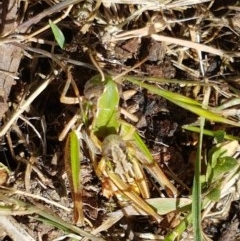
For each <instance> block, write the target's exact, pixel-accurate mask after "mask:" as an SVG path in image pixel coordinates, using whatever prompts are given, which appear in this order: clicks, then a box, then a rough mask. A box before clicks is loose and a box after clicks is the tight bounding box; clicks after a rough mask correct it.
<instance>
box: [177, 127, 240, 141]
mask: <svg viewBox="0 0 240 241" xmlns="http://www.w3.org/2000/svg"><path fill="white" fill-rule="evenodd" d="M182 128H183V129H184V130H187V131H193V132H196V133H200V128H199V127H198V126H191V125H184V126H182ZM218 132H219V131H212V130H206V129H204V130H203V134H204V135H206V136H212V137H216V136H218V135H219V134H220V133H218ZM221 132H222V131H221ZM223 138H224V139H226V140H230V141H233V140H237V141H240V137H237V136H232V135H227V134H226V133H225V132H224V133H223Z"/></svg>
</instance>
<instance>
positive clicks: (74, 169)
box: [64, 131, 84, 225]
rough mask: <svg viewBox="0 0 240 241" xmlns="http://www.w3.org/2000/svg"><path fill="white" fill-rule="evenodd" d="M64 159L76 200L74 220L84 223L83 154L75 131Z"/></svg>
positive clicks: (69, 140)
mask: <svg viewBox="0 0 240 241" xmlns="http://www.w3.org/2000/svg"><path fill="white" fill-rule="evenodd" d="M64 159H65V168H66V172H67V175H68V179H69V183H70V188H71V193H72V197H73V202H74V221H75V222H76V223H77V224H80V225H83V223H84V217H83V210H82V187H81V180H80V165H81V156H80V145H79V140H78V136H77V134H76V132H75V131H72V132H71V133H70V134H69V136H68V139H67V143H66V148H65V156H64Z"/></svg>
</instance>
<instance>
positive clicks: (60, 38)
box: [49, 20, 65, 49]
mask: <svg viewBox="0 0 240 241" xmlns="http://www.w3.org/2000/svg"><path fill="white" fill-rule="evenodd" d="M49 25H50V27H51V29H52V32H53V35H54V38H55V40H56V41H57V43H58V45H59V47H60V48H61V49H63V48H64V44H65V37H64V35H63V33H62V31H61V29H60V28H59V27H58V26H57V25H56V24H55V23H53V22H52V21H51V20H49Z"/></svg>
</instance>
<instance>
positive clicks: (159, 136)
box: [0, 0, 240, 241]
mask: <svg viewBox="0 0 240 241" xmlns="http://www.w3.org/2000/svg"><path fill="white" fill-rule="evenodd" d="M3 5H4V4H3ZM10 7H11V6H10V5H9V6H7V7H6V8H10ZM239 10H240V7H239V6H238V2H237V1H233V0H232V1H228V2H227V1H221V2H220V1H210V0H184V1H182V0H176V1H173V0H166V1H155V0H151V1H144V2H143V3H141V1H134V0H126V1H124V0H122V1H118V0H111V1H110V0H102V1H101V0H97V1H92V0H90V1H79V0H78V1H77V0H65V1H63V2H59V1H57V0H56V1H53V0H42V1H30V0H28V1H22V2H20V5H19V12H18V15H19V16H18V18H17V20H16V22H15V23H14V27H12V28H11V29H10V30H9V31H8V32H7V33H4V34H2V36H1V38H0V45H4V46H5V45H7V46H8V45H9V46H15V47H18V48H21V50H22V52H23V54H24V57H23V58H22V59H21V64H20V67H19V69H18V72H16V73H11V74H13V76H18V77H19V79H16V85H15V86H13V87H12V91H11V94H10V95H9V97H7V96H2V93H5V92H4V91H3V90H4V88H3V87H1V86H0V97H2V99H3V103H4V106H5V107H6V103H7V104H8V111H7V112H6V113H5V114H3V115H2V116H0V117H1V118H2V122H1V128H0V137H1V146H0V147H1V148H0V150H1V152H0V155H1V164H2V167H0V184H1V185H2V188H1V189H0V200H1V201H0V227H1V228H2V231H0V233H1V234H0V239H1V240H14V241H15V240H20V239H17V238H16V237H20V236H18V232H19V230H21V232H22V233H24V235H23V236H21V240H70V239H71V238H72V239H73V238H76V239H77V240H88V239H90V240H109V241H110V240H174V238H172V239H171V238H170V235H169V234H172V231H173V230H177V232H178V233H179V235H180V237H179V240H197V239H196V237H195V239H194V237H193V236H192V228H191V225H190V224H189V225H187V226H186V227H184V228H183V230H181V228H182V226H181V225H182V221H183V220H184V218H186V219H187V218H188V216H187V215H188V213H189V210H184V209H180V208H179V209H178V208H175V209H173V210H172V209H171V210H168V209H167V207H166V209H167V210H165V211H164V212H163V213H161V218H162V220H161V222H160V224H159V223H156V222H154V221H153V220H152V219H151V218H149V217H148V216H147V215H146V213H144V212H143V213H141V214H142V215H141V216H138V214H139V213H137V212H136V210H135V209H134V208H133V206H132V205H130V204H129V205H128V206H127V207H125V209H124V208H121V207H122V206H121V204H120V203H119V201H116V200H115V198H111V199H110V200H108V199H106V198H105V197H103V195H102V185H101V182H100V180H99V179H98V178H97V177H96V175H95V172H94V168H93V166H94V164H93V163H91V161H90V159H91V157H92V156H91V155H92V154H91V153H94V152H97V150H96V149H95V148H96V147H94V146H91V143H90V141H89V140H88V137H87V134H86V133H87V131H89V130H87V131H86V133H85V132H83V133H82V139H83V140H85V141H86V143H85V144H83V146H84V148H83V149H84V156H83V160H82V170H83V173H84V174H83V176H84V180H83V184H82V185H83V193H82V194H83V196H82V198H83V211H84V215H85V219H86V220H85V225H84V226H83V227H81V229H80V228H78V227H77V225H75V223H74V221H73V215H72V209H73V201H72V198H71V189H70V187H69V181H68V180H67V177H66V173H65V168H64V162H63V156H64V141H63V142H61V141H59V139H61V140H64V138H65V136H67V133H68V131H69V130H70V129H71V128H75V129H77V128H78V126H77V125H74V123H75V122H76V121H77V120H78V116H77V115H76V114H79V112H80V111H79V109H81V108H82V106H81V104H80V106H79V103H78V102H79V101H80V103H81V102H82V101H83V100H85V99H86V98H88V97H87V96H86V91H85V92H84V86H85V83H86V82H87V81H88V80H89V79H90V78H91V77H93V76H94V75H96V74H98V73H100V74H101V78H102V79H104V78H105V75H106V74H109V75H111V76H112V77H113V79H114V80H116V81H117V82H118V83H119V85H121V88H120V89H121V90H120V89H119V90H120V93H122V92H124V91H129V92H130V91H132V90H133V95H131V94H129V96H128V97H127V98H126V99H122V100H121V102H120V103H121V104H120V105H121V106H120V107H121V118H123V119H125V121H127V122H128V123H131V124H132V125H134V126H136V128H137V130H138V132H139V133H140V135H141V136H142V138H143V139H144V141H145V143H146V144H147V146H148V148H149V150H150V151H151V153H152V155H153V157H154V159H155V160H156V161H157V162H158V163H159V165H160V167H161V168H162V169H163V171H164V172H165V173H166V175H167V177H168V178H169V180H171V182H172V183H173V184H174V186H175V187H176V188H177V189H178V191H179V200H178V201H179V202H183V204H186V205H187V204H188V205H189V200H190V198H191V189H192V180H193V176H194V162H195V159H196V146H197V143H198V134H197V133H195V132H187V131H184V130H183V129H182V128H181V127H182V126H183V125H188V124H196V123H197V124H198V118H197V116H196V115H193V114H190V113H189V112H187V111H185V110H183V109H181V108H180V107H177V106H175V105H173V104H171V103H170V102H168V101H166V100H165V99H163V98H161V97H159V96H156V95H153V94H151V93H150V92H147V91H146V90H143V89H142V88H140V87H139V86H136V85H133V84H131V83H130V82H126V81H123V80H124V76H126V75H131V77H134V76H135V77H137V78H139V79H142V80H143V81H144V80H147V81H149V82H151V83H154V84H155V85H156V88H160V89H165V90H169V91H171V92H173V93H179V94H182V95H184V96H188V97H191V98H192V99H194V100H197V101H199V102H202V101H203V100H204V98H206V94H207V88H209V89H208V90H209V92H208V94H209V103H208V105H209V106H210V107H211V108H213V109H214V108H216V109H218V110H219V112H218V113H220V114H221V115H223V116H224V117H227V118H229V119H230V120H232V121H235V122H239V110H238V108H239V94H240V93H239V56H240V52H239V34H240V27H239V26H240V25H239ZM49 19H51V20H52V22H54V23H55V24H57V26H58V27H59V28H60V29H61V31H62V32H63V34H64V36H65V39H66V43H65V47H64V49H61V48H59V46H58V45H57V44H56V41H55V40H54V37H53V33H52V32H51V29H50V26H49V24H48V21H49ZM70 67H71V68H70ZM67 79H68V80H69V82H67V83H68V84H69V85H70V84H71V85H72V86H73V87H71V85H70V88H69V89H68V88H64V86H65V83H66V81H67ZM157 80H158V82H157ZM1 88H2V89H3V90H2V89H1ZM62 92H64V94H66V95H67V97H66V98H65V99H64V98H62V97H63V96H62ZM131 93H132V92H131ZM88 94H89V95H90V97H91V98H92V95H93V97H95V96H94V93H91V92H89V93H88ZM3 97H4V98H3ZM68 97H69V98H68ZM70 97H73V98H70ZM60 100H61V101H62V102H64V103H62V102H61V101H60ZM0 101H1V99H0ZM5 102H6V103H5ZM83 103H84V102H83ZM226 103H227V106H224V107H223V106H222V105H223V104H226ZM0 104H1V103H0ZM84 104H85V103H84ZM0 113H1V111H0ZM92 115H93V116H94V114H90V116H89V119H90V120H91V118H92ZM69 122H70V123H72V125H69V128H65V127H66V125H67V124H68V123H69ZM207 130H209V131H210V132H211V131H216V132H214V133H217V131H219V132H218V133H220V131H224V132H225V134H228V136H227V137H226V136H224V135H223V136H222V138H223V139H224V138H226V139H228V137H229V138H230V135H231V136H233V137H231V138H232V139H237V138H235V137H234V136H236V137H237V136H239V128H236V127H232V126H228V125H225V124H217V123H214V122H210V121H209V122H207V123H206V133H207ZM206 133H205V134H206ZM211 133H213V132H211ZM218 137H219V136H217V135H216V136H215V138H213V137H212V136H211V134H209V132H208V134H206V135H205V137H204V143H203V150H202V156H203V162H204V160H206V156H207V153H208V151H209V150H210V149H211V148H212V147H213V146H214V145H215V141H216V139H217V138H218ZM65 139H66V138H65ZM89 143H90V144H89ZM87 145H88V148H90V152H89V151H88V149H87ZM89 146H90V147H89ZM238 151H239V149H238V150H237V152H238ZM95 154H97V155H99V153H95ZM234 154H235V153H234ZM235 158H236V159H237V158H238V157H237V156H235ZM205 168H206V165H204V163H203V166H202V170H203V171H202V172H203V173H204V171H205V170H204V169H205ZM234 170H235V169H234ZM232 171H233V170H232ZM236 173H238V171H236ZM236 173H235V174H234V175H235V176H234V175H233V174H232V175H233V177H234V178H232V179H226V176H227V174H226V176H224V177H221V181H219V182H227V181H226V180H228V181H229V186H226V185H227V184H226V183H224V186H223V187H224V188H222V191H223V192H224V193H222V196H221V198H220V199H219V200H218V201H214V202H213V201H212V202H210V203H209V205H206V206H205V207H206V209H204V210H203V213H202V215H203V219H202V230H203V232H204V236H203V239H204V240H216V241H217V240H221V241H222V240H225V241H228V240H239V220H240V216H239V214H238V213H239V189H238V188H239V177H238V176H239V175H237V174H236ZM230 174H231V172H230ZM230 174H228V175H230ZM146 178H147V179H149V180H148V182H149V187H150V190H151V198H161V202H163V203H162V205H164V204H165V203H164V200H165V199H166V200H170V199H167V198H168V193H167V192H166V191H165V190H163V189H162V188H160V187H159V185H158V184H156V183H155V181H154V180H152V179H151V177H150V175H149V173H146ZM171 198H172V199H174V197H171ZM174 200H175V201H176V200H177V199H174ZM159 202H160V201H159ZM169 202H170V201H169ZM171 202H173V201H171ZM150 203H151V201H150ZM175 204H176V202H175ZM183 206H184V205H183ZM181 208H182V207H181ZM160 209H161V208H159V210H160ZM161 210H162V209H161ZM139 212H141V211H139ZM12 217H14V218H12ZM20 224H21V226H19V225H20ZM228 224H229V225H228ZM9 225H10V226H11V230H10V229H9V228H7V226H8V227H9ZM226 230H227V231H229V233H230V234H231V237H230V236H229V235H228V236H226V233H228V232H227V231H226ZM90 233H91V234H90ZM25 234H26V235H25ZM19 235H20V234H19ZM168 235H169V236H168ZM81 237H85V238H84V239H81ZM232 237H234V238H233V239H231V238H232Z"/></svg>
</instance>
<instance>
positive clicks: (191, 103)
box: [126, 77, 240, 127]
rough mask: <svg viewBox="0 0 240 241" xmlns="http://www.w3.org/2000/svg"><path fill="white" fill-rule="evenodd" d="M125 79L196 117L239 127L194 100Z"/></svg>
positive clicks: (237, 124)
mask: <svg viewBox="0 0 240 241" xmlns="http://www.w3.org/2000/svg"><path fill="white" fill-rule="evenodd" d="M126 79H127V80H128V81H130V82H132V83H134V84H137V85H139V86H141V87H143V88H145V89H147V90H149V91H150V92H152V93H154V94H157V95H159V96H161V97H163V98H165V99H167V100H169V101H170V102H172V103H174V104H176V105H178V106H180V107H182V108H183V109H185V110H188V111H190V112H192V113H194V114H196V115H199V116H202V117H204V118H206V119H208V120H210V121H214V122H220V123H225V124H229V125H233V126H237V127H240V123H238V122H235V121H232V120H229V119H227V118H224V117H222V116H221V115H219V114H217V113H214V112H213V111H210V110H208V109H204V108H203V107H201V103H199V102H197V101H196V100H193V99H191V98H188V97H186V96H183V95H181V94H177V93H172V92H170V91H167V90H162V89H159V88H156V86H155V85H151V84H146V83H143V82H140V81H138V80H136V79H133V78H130V77H126Z"/></svg>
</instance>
